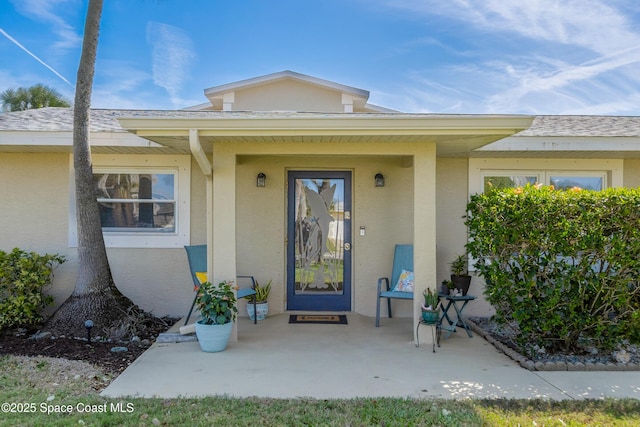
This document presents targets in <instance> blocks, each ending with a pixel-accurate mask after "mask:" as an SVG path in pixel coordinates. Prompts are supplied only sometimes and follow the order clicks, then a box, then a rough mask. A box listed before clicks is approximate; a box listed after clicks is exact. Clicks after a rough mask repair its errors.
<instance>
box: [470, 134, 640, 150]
mask: <svg viewBox="0 0 640 427" xmlns="http://www.w3.org/2000/svg"><path fill="white" fill-rule="evenodd" d="M476 151H482V152H491V151H551V152H553V151H640V137H633V136H616V137H593V136H589V137H580V136H569V137H566V136H563V137H552V136H526V137H524V136H514V137H508V138H504V139H501V140H499V141H496V142H493V143H491V144H489V145H486V146H484V147H482V148H479V149H477V150H476Z"/></svg>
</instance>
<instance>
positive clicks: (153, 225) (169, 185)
mask: <svg viewBox="0 0 640 427" xmlns="http://www.w3.org/2000/svg"><path fill="white" fill-rule="evenodd" d="M93 157H94V158H93V162H94V167H93V176H94V183H95V188H96V199H97V201H98V206H99V210H100V221H101V224H102V232H103V235H104V239H105V245H106V246H107V247H130V248H133V247H138V248H140V247H152V248H163V247H182V246H184V245H187V244H189V235H190V230H189V227H190V221H189V200H190V197H189V193H190V174H191V172H190V165H191V159H190V157H189V156H124V155H123V156H105V155H94V156H93ZM72 178H73V176H72ZM72 181H73V179H72ZM72 190H73V188H72ZM74 196H75V190H73V191H72V192H71V203H70V205H71V206H70V207H71V210H70V216H71V218H70V221H69V225H70V227H69V243H70V246H76V245H77V235H76V227H77V225H76V220H75V197H74Z"/></svg>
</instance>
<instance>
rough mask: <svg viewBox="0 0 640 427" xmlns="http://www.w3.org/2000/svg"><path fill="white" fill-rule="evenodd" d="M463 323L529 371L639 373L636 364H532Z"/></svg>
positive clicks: (467, 321)
mask: <svg viewBox="0 0 640 427" xmlns="http://www.w3.org/2000/svg"><path fill="white" fill-rule="evenodd" d="M465 322H466V323H467V324H468V325H469V326H470V327H471V329H472V330H473V331H474V332H475V333H476V334H477V335H479V336H481V337H482V338H484V339H485V340H486V341H487V342H489V343H490V344H492V345H493V346H494V347H495V348H497V349H498V350H500V351H501V352H503V353H504V354H506V355H507V356H509V357H510V358H511V359H513V360H514V361H515V362H517V363H518V364H519V365H520V366H522V367H523V368H525V369H528V370H530V371H640V365H638V364H637V363H613V362H610V363H600V362H598V363H590V362H587V363H582V362H576V363H571V362H534V361H533V360H531V359H528V358H527V357H525V356H523V355H521V354H520V353H518V352H517V351H515V350H514V349H512V348H511V347H509V346H507V345H505V344H503V343H502V342H500V341H498V340H497V339H495V338H494V337H493V336H491V334H489V333H487V332H486V331H485V330H484V329H482V328H481V327H480V326H478V325H477V324H476V323H475V322H473V321H472V320H469V319H465Z"/></svg>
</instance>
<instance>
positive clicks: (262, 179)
mask: <svg viewBox="0 0 640 427" xmlns="http://www.w3.org/2000/svg"><path fill="white" fill-rule="evenodd" d="M266 181H267V175H265V174H263V173H262V172H260V173H259V174H258V176H257V177H256V187H264V186H265V183H266Z"/></svg>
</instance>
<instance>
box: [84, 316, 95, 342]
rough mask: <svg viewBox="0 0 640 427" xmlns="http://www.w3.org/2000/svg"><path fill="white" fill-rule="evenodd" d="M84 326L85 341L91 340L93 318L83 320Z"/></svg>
mask: <svg viewBox="0 0 640 427" xmlns="http://www.w3.org/2000/svg"><path fill="white" fill-rule="evenodd" d="M84 327H85V328H87V341H88V342H91V328H93V320H85V321H84Z"/></svg>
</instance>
